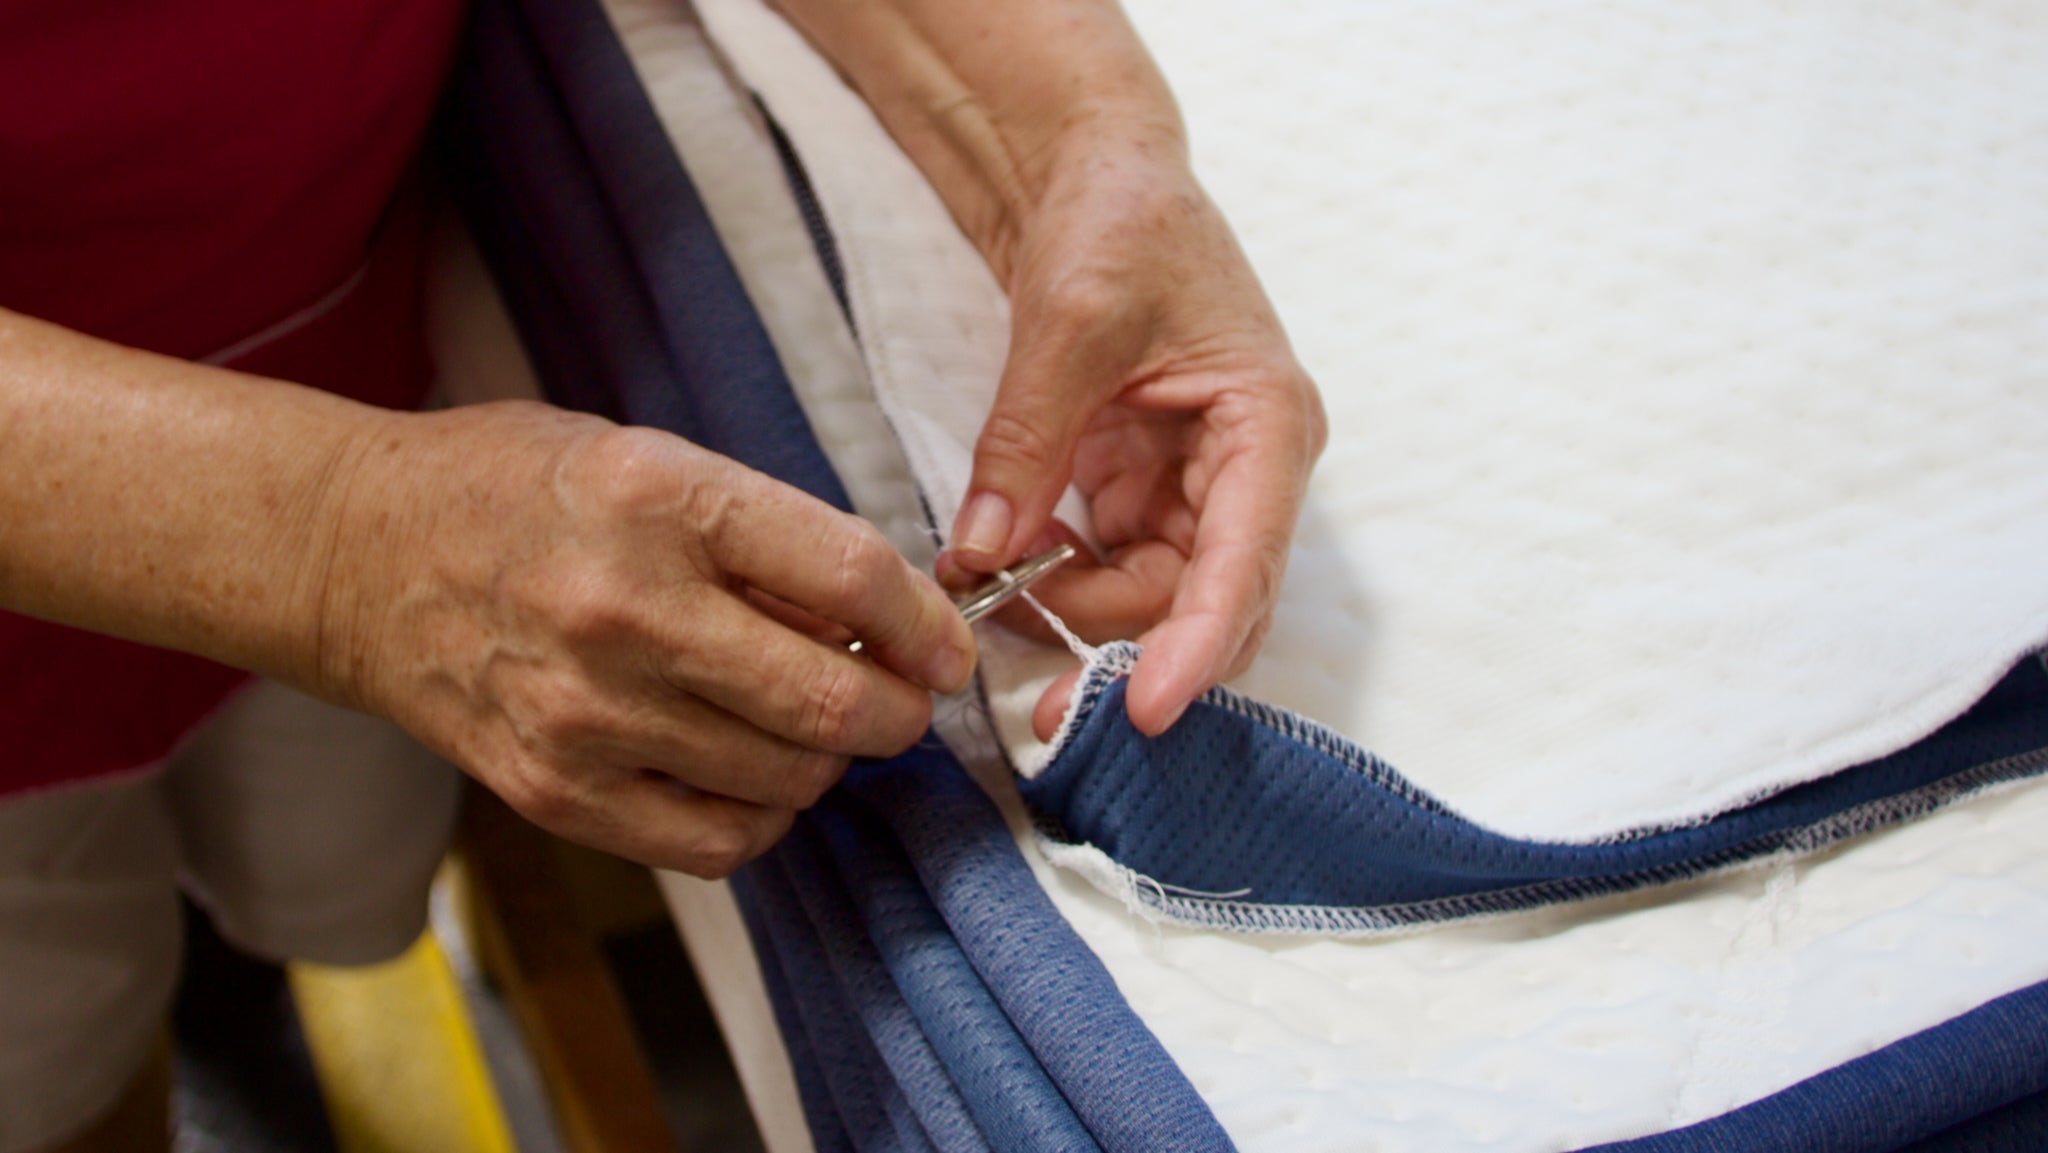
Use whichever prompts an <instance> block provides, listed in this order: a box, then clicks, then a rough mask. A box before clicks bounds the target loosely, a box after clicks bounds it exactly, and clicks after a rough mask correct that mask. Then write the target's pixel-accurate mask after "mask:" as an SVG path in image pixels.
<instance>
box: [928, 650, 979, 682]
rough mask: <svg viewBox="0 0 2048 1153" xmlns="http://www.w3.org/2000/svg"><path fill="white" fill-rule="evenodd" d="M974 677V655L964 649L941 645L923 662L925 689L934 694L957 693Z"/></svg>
mask: <svg viewBox="0 0 2048 1153" xmlns="http://www.w3.org/2000/svg"><path fill="white" fill-rule="evenodd" d="M973 675H974V654H973V653H972V652H969V651H968V650H966V649H962V648H955V647H954V646H952V645H943V646H941V647H940V648H939V651H938V652H936V653H933V654H932V659H931V660H929V661H926V662H925V666H924V683H925V687H926V688H928V689H931V690H932V691H934V692H940V693H957V692H959V691H960V690H961V689H963V688H966V687H967V680H968V678H969V677H972V676H973Z"/></svg>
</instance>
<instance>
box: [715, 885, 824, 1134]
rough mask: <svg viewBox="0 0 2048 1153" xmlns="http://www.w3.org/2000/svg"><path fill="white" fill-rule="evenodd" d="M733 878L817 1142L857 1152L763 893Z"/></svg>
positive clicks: (777, 1030)
mask: <svg viewBox="0 0 2048 1153" xmlns="http://www.w3.org/2000/svg"><path fill="white" fill-rule="evenodd" d="M731 884H732V890H733V898H734V903H735V904H737V905H738V906H739V910H740V918H741V919H742V920H743V921H744V922H745V923H746V927H747V937H748V939H749V940H751V941H752V942H753V945H754V957H755V961H756V963H757V964H759V965H760V967H761V984H762V987H763V988H765V989H767V991H768V1005H769V1008H770V1009H772V1010H773V1011H774V1013H775V1029H776V1032H778V1033H780V1034H781V1035H782V1045H783V1048H784V1049H785V1050H786V1051H787V1052H788V1053H789V1066H790V1072H791V1074H792V1075H793V1076H794V1078H795V1080H796V1093H797V1100H798V1101H799V1102H800V1103H801V1104H802V1105H803V1109H804V1119H805V1121H806V1122H807V1123H808V1124H809V1127H810V1130H811V1144H813V1145H814V1146H816V1147H817V1153H854V1145H853V1138H852V1137H850V1136H848V1135H847V1132H846V1127H845V1126H844V1125H842V1124H840V1121H839V1109H838V1106H836V1105H835V1104H833V1101H832V1092H831V1090H830V1089H829V1088H827V1087H826V1084H825V1067H824V1062H823V1061H822V1060H821V1059H820V1058H819V1056H818V1051H817V1048H816V1047H815V1046H814V1045H813V1044H812V1042H811V1035H810V1030H809V1029H807V1028H806V1027H805V1026H804V1019H803V1015H802V1014H800V1013H799V1012H797V1008H796V994H795V993H794V992H793V991H791V989H790V987H789V978H788V977H786V976H784V975H783V968H782V957H781V955H780V954H779V953H777V952H776V951H775V938H774V935H773V934H772V933H770V932H769V930H768V925H767V922H766V920H765V919H764V917H763V915H762V912H761V898H760V896H759V894H757V893H756V892H755V891H754V887H753V885H752V883H751V881H750V880H749V879H748V878H747V877H746V876H744V875H741V876H735V877H733V878H732V881H731Z"/></svg>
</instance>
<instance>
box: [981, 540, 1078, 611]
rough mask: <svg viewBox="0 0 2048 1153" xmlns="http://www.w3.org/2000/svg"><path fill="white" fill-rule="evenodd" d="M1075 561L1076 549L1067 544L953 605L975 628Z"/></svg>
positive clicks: (1001, 575) (991, 580) (1002, 574)
mask: <svg viewBox="0 0 2048 1153" xmlns="http://www.w3.org/2000/svg"><path fill="white" fill-rule="evenodd" d="M1073 559H1074V546H1073V545H1070V544H1063V545H1061V546H1059V547H1058V548H1056V549H1053V550H1052V551H1051V552H1045V553H1040V554H1039V555H1037V556H1035V557H1032V558H1031V559H1030V560H1027V561H1025V562H1023V563H1022V564H1019V565H1017V566H1016V567H1015V568H1006V569H1004V570H1003V571H1001V572H999V573H997V574H996V575H995V576H993V577H991V578H989V581H988V583H987V584H984V585H982V586H981V587H980V588H977V589H975V590H974V591H973V592H970V593H968V594H967V595H965V596H962V597H958V598H956V599H955V600H954V601H953V603H954V604H956V605H958V606H960V615H961V616H963V617H965V618H966V619H967V623H968V624H973V623H974V622H975V621H978V620H980V619H981V618H983V617H985V616H987V615H988V614H990V613H992V612H994V611H996V610H997V609H999V608H1001V607H1003V606H1004V605H1006V604H1008V603H1010V601H1011V600H1012V599H1014V598H1015V597H1016V596H1017V594H1019V593H1021V592H1023V591H1024V590H1025V589H1027V588H1030V587H1031V586H1032V585H1033V584H1035V583H1037V581H1038V578H1040V577H1042V576H1044V575H1045V574H1047V573H1049V572H1051V571H1052V570H1054V569H1056V568H1058V567H1060V566H1061V565H1063V564H1065V563H1067V562H1068V561H1070V560H1073Z"/></svg>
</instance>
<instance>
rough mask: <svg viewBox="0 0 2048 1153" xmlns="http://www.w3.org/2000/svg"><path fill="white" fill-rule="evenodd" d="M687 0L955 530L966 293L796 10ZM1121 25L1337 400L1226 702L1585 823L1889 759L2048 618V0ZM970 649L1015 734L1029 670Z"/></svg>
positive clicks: (984, 345) (992, 352) (1156, 9)
mask: <svg viewBox="0 0 2048 1153" xmlns="http://www.w3.org/2000/svg"><path fill="white" fill-rule="evenodd" d="M702 8H703V11H704V12H705V15H706V19H707V21H708V22H709V24H710V26H711V28H712V30H713V32H714V34H716V35H718V36H720V37H721V38H722V40H723V42H724V46H725V47H726V48H727V49H728V51H730V52H731V53H732V55H733V57H734V59H735V61H736V63H737V64H738V66H739V69H740V71H741V73H742V74H743V75H744V76H745V77H746V78H747V81H748V82H749V83H750V84H752V85H753V86H754V87H755V88H757V89H758V90H759V91H760V92H761V93H762V95H763V97H764V98H765V99H766V100H767V102H768V104H769V106H770V108H771V109H772V110H773V112H774V114H775V115H776V116H777V117H778V118H780V119H782V120H783V121H784V124H785V126H786V127H787V128H788V129H789V131H790V133H791V135H792V136H793V137H794V138H795V139H796V140H797V142H798V144H799V147H800V148H801V150H802V152H803V155H804V158H805V162H806V164H807V165H808V166H809V167H810V169H811V174H812V177H813V179H814V180H815V181H816V183H817V185H818V188H819V193H820V196H821V198H822V199H823V201H824V205H825V209H826V215H827V217H828V218H829V219H831V220H832V221H833V222H834V225H835V228H836V229H837V230H838V232H839V234H840V243H841V247H842V249H843V251H844V255H845V256H846V257H847V265H848V276H849V281H850V282H851V287H852V290H853V297H854V307H855V315H856V320H857V322H858V323H859V327H860V330H861V333H862V339H863V342H864V350H865V351H866V353H867V355H868V360H869V366H870V370H871V373H872V375H873V377H874V386H875V389H876V393H877V396H878V399H879V401H880V404H881V406H882V408H883V409H884V411H885V412H887V413H888V414H889V416H890V419H891V422H892V424H893V425H894V426H895V428H896V429H897V431H898V432H899V434H901V435H902V437H903V441H904V445H905V449H906V452H907V454H908V457H909V460H910V463H911V466H912V468H913V471H914V472H915V473H916V474H917V475H918V477H919V478H920V481H921V483H922V484H923V485H924V487H925V490H926V492H927V494H928V497H929V499H930V501H931V503H932V505H933V506H934V510H935V511H936V513H937V519H938V523H939V524H940V525H942V526H944V525H948V524H950V520H951V514H952V510H953V509H954V508H955V507H957V504H958V501H959V499H960V495H961V493H960V489H961V485H962V484H963V483H964V479H965V475H966V473H965V464H966V460H967V451H968V450H967V446H968V445H970V444H971V443H972V439H973V436H974V434H975V432H976V430H977V428H978V421H979V416H980V414H981V413H982V412H985V410H986V407H987V403H988V398H989V397H990V396H991V395H992V391H993V388H994V385H995V380H996V377H997V374H998V373H999V371H1000V368H1001V364H1002V356H1003V352H1004V349H1005V347H1006V341H1007V328H1006V318H1005V314H1004V310H1003V307H1002V304H1001V298H1000V294H999V292H997V290H996V286H995V284H994V282H993V281H992V280H991V279H990V277H989V275H988V272H987V270H986V269H985V268H984V267H983V266H982V265H981V264H980V262H979V260H978V258H977V257H976V255H975V253H974V251H973V249H972V248H971V247H970V246H969V245H968V244H967V243H966V241H965V240H963V239H962V238H961V237H960V235H959V234H958V232H957V231H956V230H955V229H954V228H953V226H952V223H951V221H950V220H948V219H947V218H946V216H945V214H944V211H943V208H942V207H941V206H940V205H939V202H938V200H937V198H936V197H935V196H934V195H933V194H932V193H931V191H930V190H929V189H928V188H926V187H925V186H924V185H923V182H922V181H921V179H919V177H918V174H917V172H916V170H915V169H914V167H913V166H911V165H910V163H909V162H908V161H907V160H906V159H905V158H904V157H903V156H902V155H901V153H900V152H898V151H896V150H895V149H894V147H893V146H892V145H890V144H888V142H887V141H886V139H885V136H884V134H883V133H882V132H881V130H880V128H879V126H878V125H877V124H876V123H875V121H874V119H873V117H872V116H871V115H870V114H869V113H868V112H867V110H866V108H865V107H864V106H862V105H861V104H860V103H859V102H858V101H857V100H854V99H852V98H851V97H850V94H849V93H848V92H847V90H846V89H845V88H844V87H843V86H842V85H841V84H840V83H839V81H838V80H837V78H836V77H835V75H834V74H833V73H832V72H831V70H830V68H829V67H828V66H826V65H825V64H824V63H823V62H822V61H821V60H819V59H818V58H816V57H815V56H814V55H812V54H810V53H809V52H808V51H807V50H805V48H804V46H803V45H802V43H801V41H800V39H799V38H797V37H796V36H795V34H794V33H792V32H791V31H790V30H789V29H788V28H787V26H785V25H782V24H781V23H780V22H779V21H777V20H776V19H775V18H774V17H773V16H772V15H769V14H767V13H766V12H765V11H764V10H762V9H760V8H759V7H758V6H757V5H755V4H753V3H752V2H751V0H708V2H707V3H705V4H703V5H702ZM1135 9H1136V12H1135V14H1136V16H1137V19H1138V22H1139V24H1140V27H1141V28H1142V29H1143V30H1144V31H1145V33H1146V34H1147V35H1148V37H1150V38H1151V40H1152V42H1153V44H1154V46H1155V48H1156V50H1157V52H1158V55H1159V57H1160V60H1161V63H1162V64H1163V66H1164V67H1165V68H1166V70H1167V72H1168V74H1169V76H1170V78H1171V79H1172V80H1173V81H1174V83H1175V85H1176V88H1177V90H1178V91H1179V92H1180V93H1181V95H1182V99H1183V101H1184V102H1185V104H1186V106H1187V110H1188V118H1189V120H1190V123H1191V125H1192V130H1193V135H1194V139H1195V143H1196V156H1197V162H1198V165H1199V167H1200V169H1201V171H1202V174H1203V176H1204V178H1205V179H1206V180H1207V182H1208V183H1209V184H1210V186H1211V187H1212V188H1213V189H1214V191H1215V192H1216V194H1217V196H1218V198H1219V200H1220V201H1221V202H1222V203H1223V206H1224V208H1225V210H1226V212H1227V213H1228V214H1229V215H1230V217H1231V218H1232V220H1233V221H1234V222H1235V224H1236V226H1237V227H1238V229H1239V230H1240V232H1241V233H1242V235H1243V237H1244V240H1245V243H1246V245H1247V247H1248V249H1249V250H1250V252H1251V254H1252V257H1253V260H1254V262H1255V264H1257V265H1258V267H1259V268H1260V270H1261V273H1262V275H1263V276H1264V277H1265V278H1266V280H1267V281H1268V283H1269V284H1270V286H1271V288H1272V290H1273V293H1274V295H1275V297H1276V299H1277V300H1278V303H1279V305H1280V310H1281V315H1282V316H1283V318H1284V319H1285V320H1286V321H1287V323H1288V325H1289V326H1290V330H1291V331H1292V333H1293V336H1294V338H1295V340H1296V341H1297V343H1298V344H1299V346H1300V350H1301V353H1302V356H1303V358H1304V360H1305V362H1306V363H1307V364H1308V366H1309V368H1310V369H1311V371H1312V372H1313V373H1314V374H1315V375H1316V376H1317V378H1318V379H1319V381H1320V382H1321V384H1322V386H1323V390H1324V393H1325V396H1326V399H1327V403H1328V405H1329V408H1330V412H1331V416H1332V424H1333V436H1332V441H1331V447H1330V450H1329V453H1328V455H1327V457H1326V459H1325V462H1324V464H1323V467H1322V468H1321V470H1320V472H1319V474H1318V476H1317V478H1316V482H1315V488H1314V497H1313V504H1312V506H1311V508H1310V509H1309V511H1308V514H1307V516H1306V518H1305V522H1304V525H1303V528H1302V533H1301V537H1300V543H1299V547H1298V548H1297V550H1296V554H1295V557H1294V561H1293V565H1292V570H1291V577H1290V581H1289V584H1288V586H1287V588H1286V594H1285V597H1284V603H1283V607H1282V609H1281V611H1280V613H1279V617H1278V622H1277V625H1276V628H1275V630H1274V633H1273V635H1272V637H1271V638H1270V639H1269V641H1268V643H1267V646H1266V656H1265V658H1264V659H1263V660H1261V661H1260V662H1259V663H1258V664H1257V665H1256V666H1255V668H1254V670H1253V671H1252V672H1251V673H1250V674H1249V675H1248V676H1246V677H1245V678H1243V679H1242V680H1241V681H1240V682H1239V685H1238V687H1239V688H1241V689H1242V690H1244V691H1245V692H1247V693H1249V694H1250V695H1253V696H1255V697H1258V698H1260V699H1263V700H1266V701H1269V702H1271V703H1274V704H1278V705H1281V706H1284V707H1288V708H1292V709H1295V710H1296V711H1299V712H1302V713H1304V714H1306V715H1308V716H1310V717H1313V718H1315V719H1317V720H1320V721H1323V722H1324V723H1326V724H1329V725H1331V726H1332V727H1334V728H1336V729H1337V730H1339V731H1340V732H1343V733H1345V734H1346V735H1348V736H1351V737H1352V738H1354V739H1356V740H1358V741H1359V742H1360V743H1362V744H1364V745H1365V746H1366V747H1368V748H1370V749H1372V750H1373V751H1374V752H1376V753H1378V754H1380V755H1381V756H1382V757H1384V758H1385V759H1387V760H1388V761H1389V762H1390V763H1391V764H1393V765H1394V766H1395V767H1396V768H1397V769H1399V770H1400V771H1402V772H1403V773H1405V774H1406V775H1408V776H1409V777H1410V778H1412V779H1413V780H1415V781H1416V782H1417V783H1419V784H1420V785H1422V786H1423V787H1424V788H1426V789H1428V790H1430V791H1431V792H1433V793H1435V794H1436V795H1437V796H1439V797H1441V798H1442V799H1444V800H1445V801H1447V802H1448V803H1450V804H1451V805H1452V806H1453V807H1454V808H1457V809H1458V810H1460V811H1461V812H1463V813H1465V814H1466V815H1467V816H1469V817H1471V818H1472V819H1474V820H1476V821H1478V822H1480V823H1482V824H1485V825H1488V826H1490V827H1493V828H1495V829H1498V830H1501V831H1503V832H1508V833H1511V834H1516V835H1522V836H1529V837H1540V838H1549V839H1590V838H1595V837H1598V836H1601V835H1605V834H1609V833H1613V832H1615V831H1618V830H1623V829H1629V828H1635V827H1641V826H1646V825H1661V824H1671V823H1679V822H1684V821H1687V820H1690V819H1694V818H1697V817H1699V816H1701V815H1704V814H1709V813H1712V812H1716V811H1719V810H1721V809H1725V808H1727V807H1729V806H1731V805H1733V804H1736V803H1739V802H1741V801H1743V800H1745V799H1747V798H1749V797H1752V796H1754V795H1756V794H1758V793H1762V792H1767V791H1771V790H1773V789H1776V788H1780V787H1783V786H1784V785H1786V784H1789V783H1793V782H1797V781H1801V780H1805V779H1810V778H1811V777H1814V776H1817V775H1821V774H1823V773H1826V772H1829V771H1832V770H1835V769H1838V768H1841V767H1843V766H1845V765H1848V764H1852V763H1855V762H1857V761H1860V760H1865V759H1869V758H1871V757H1874V756H1877V755H1880V754H1882V753H1885V752H1888V751H1891V750H1893V749H1896V748H1898V747H1900V746H1902V745H1904V744H1907V743H1910V742H1911V741H1912V740H1914V739H1917V738H1918V737H1920V736H1922V735H1924V734H1925V733H1927V732H1929V731H1931V730H1932V729H1934V728H1935V727H1937V726H1938V725H1940V724H1941V723H1942V722H1943V721H1946V720H1947V719H1949V718H1950V717H1953V716H1954V715H1956V714H1957V713H1959V712H1961V711H1962V709H1963V708H1965V707H1966V706H1967V705H1968V704H1969V703H1970V702H1971V701H1973V700H1974V699H1975V698H1976V697H1977V696H1978V695H1980V694H1981V693H1982V692H1983V690H1984V689H1985V688H1987V687H1988V686H1989V685H1990V684H1991V682H1992V681H1994V680H1995V679H1996V678H1997V677H1998V676H1999V675H2000V674H2002V673H2003V672H2004V671H2005V670H2006V669H2007V668H2008V667H2010V666H2011V664H2012V663H2013V661H2014V660H2016V659H2017V658H2018V657H2019V656H2020V655H2021V654H2023V653H2025V652H2027V651H2029V650H2030V649H2032V648H2035V647H2037V646H2039V645H2040V644H2042V643H2043V641H2044V640H2048V467H2044V464H2048V445H2044V441H2043V430H2044V429H2048V208H2044V207H2043V206H2044V205H2048V9H2042V8H2039V7H2038V6H2027V5H2011V6H1984V5H1980V6H1942V7H1938V8H1931V9H1921V8H1905V7H1901V6H1896V5H1883V4H1873V3H1860V2H1859V3H1847V2H1841V3H1808V4H1797V5H1783V4H1775V3H1764V2H1761V0H1759V2H1756V3H1740V4H1733V5H1713V6H1697V5H1690V6H1689V5H1682V4H1654V5H1645V4H1634V3H1612V4H1596V3H1537V2H1529V0H1525V2H1518V3H1508V4H1487V5H1463V4H1458V5H1444V4H1391V3H1387V4H1364V3H1356V2H1352V0H1343V2H1331V3H1320V4H1296V5H1246V4H1227V3H1217V2H1210V3H1200V4H1194V3H1185V2H1179V0H1176V2H1174V3H1171V4H1169V3H1166V0H1158V2H1157V3H1140V4H1138V5H1136V6H1135ZM999 643H1000V642H999ZM986 666H987V667H986V670H985V673H986V676H985V681H986V683H987V684H988V686H989V688H990V691H991V696H992V700H993V701H994V702H995V703H996V705H997V708H996V716H995V721H996V724H997V727H998V729H999V730H1000V731H1001V732H1002V733H1003V734H1004V736H1005V738H1006V742H1007V744H1008V745H1009V747H1010V750H1011V752H1012V753H1013V755H1014V757H1015V759H1017V760H1019V761H1023V762H1028V760H1029V756H1030V751H1031V742H1030V740H1029V737H1028V731H1027V726H1026V724H1025V723H1024V721H1025V717H1026V716H1027V715H1028V709H1029V705H1030V702H1031V699H1032V698H1033V696H1034V691H1035V688H1036V687H1037V683H1038V680H1039V679H1040V678H1042V677H1043V676H1044V675H1045V672H1046V669H1045V666H1044V665H1043V663H1042V662H1034V661H1032V660H1028V659H1027V660H1019V659H1016V658H1015V657H1014V655H1013V654H1012V653H1011V652H1010V651H1008V650H1007V649H999V651H997V652H995V653H992V654H991V659H990V660H988V661H987V662H986Z"/></svg>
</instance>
